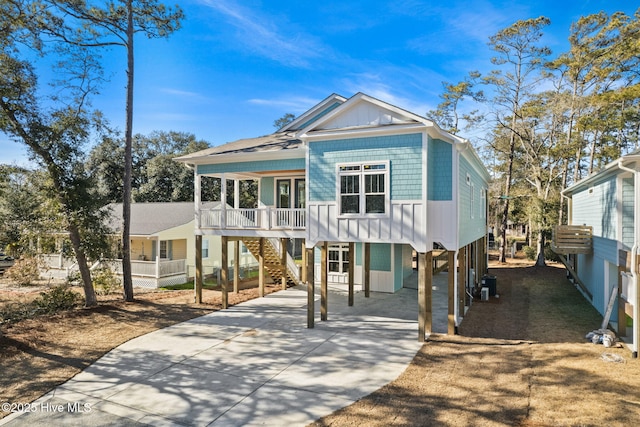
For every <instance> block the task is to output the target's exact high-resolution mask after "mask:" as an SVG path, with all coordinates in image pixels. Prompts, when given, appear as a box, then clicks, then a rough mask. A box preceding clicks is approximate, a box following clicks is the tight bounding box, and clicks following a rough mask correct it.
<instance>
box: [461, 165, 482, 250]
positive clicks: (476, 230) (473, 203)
mask: <svg viewBox="0 0 640 427" xmlns="http://www.w3.org/2000/svg"><path fill="white" fill-rule="evenodd" d="M459 174H460V175H459V177H458V203H459V205H458V206H459V212H460V223H459V225H458V227H459V230H460V231H459V232H460V244H461V245H466V244H469V243H471V242H474V241H476V240H477V239H479V238H480V237H482V236H483V235H484V234H485V233H486V221H487V219H486V217H485V215H484V213H485V206H484V205H483V202H484V201H483V200H482V197H481V192H482V189H483V188H484V185H485V184H484V180H483V179H482V177H481V176H480V175H479V174H478V172H476V170H475V169H474V168H473V167H472V166H471V164H470V163H469V161H468V160H467V159H466V158H464V157H463V156H460V169H459ZM467 177H468V180H467ZM485 197H486V195H485Z"/></svg>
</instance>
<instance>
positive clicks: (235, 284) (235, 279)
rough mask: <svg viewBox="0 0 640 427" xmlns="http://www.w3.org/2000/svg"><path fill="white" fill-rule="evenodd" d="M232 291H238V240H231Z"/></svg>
mask: <svg viewBox="0 0 640 427" xmlns="http://www.w3.org/2000/svg"><path fill="white" fill-rule="evenodd" d="M236 182H238V181H236ZM233 292H235V293H236V294H237V293H238V292H240V241H239V240H236V241H235V242H233Z"/></svg>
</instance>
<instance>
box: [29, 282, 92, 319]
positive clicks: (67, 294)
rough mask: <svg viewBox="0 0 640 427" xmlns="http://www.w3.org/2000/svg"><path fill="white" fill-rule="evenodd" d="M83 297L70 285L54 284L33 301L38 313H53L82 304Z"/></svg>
mask: <svg viewBox="0 0 640 427" xmlns="http://www.w3.org/2000/svg"><path fill="white" fill-rule="evenodd" d="M81 301H82V297H81V296H80V295H78V294H77V293H76V292H74V291H73V290H71V288H69V286H66V285H60V286H54V287H53V288H51V289H50V290H49V291H47V292H41V293H40V296H39V297H38V298H36V299H35V300H34V301H33V304H34V305H35V307H36V309H37V314H53V313H57V312H58V311H62V310H70V309H72V308H75V307H77V306H78V305H80V302H81Z"/></svg>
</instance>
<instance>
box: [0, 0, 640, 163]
mask: <svg viewBox="0 0 640 427" xmlns="http://www.w3.org/2000/svg"><path fill="white" fill-rule="evenodd" d="M166 3H167V4H172V2H166ZM179 3H180V6H181V7H182V8H183V10H184V12H185V15H186V19H185V21H184V22H183V28H182V29H181V30H180V31H178V32H177V33H175V34H174V35H172V36H171V37H170V38H169V39H167V40H164V39H155V40H147V39H145V38H143V37H138V38H137V39H136V82H135V101H134V105H135V110H134V132H135V133H143V134H147V133H150V132H151V131H154V130H164V131H170V130H175V131H184V132H190V133H193V134H195V135H196V137H197V138H199V139H204V140H206V141H208V142H209V143H210V144H211V145H219V144H222V143H225V142H229V141H233V140H236V139H239V138H246V137H253V136H260V135H265V134H269V133H271V132H273V131H275V128H274V127H273V122H274V120H276V119H278V118H280V117H282V116H283V115H284V114H285V113H293V114H295V115H298V114H300V113H303V112H304V111H306V110H307V109H309V108H310V107H312V106H313V105H314V104H315V103H317V102H318V101H321V100H322V99H324V98H326V97H327V96H329V95H330V94H332V93H338V94H340V95H343V96H346V97H350V96H352V95H353V94H355V93H357V92H365V93H367V94H369V95H372V96H374V97H377V98H380V99H382V100H383V101H387V102H390V103H392V104H394V105H397V106H399V107H402V108H405V109H407V110H410V111H412V112H414V113H416V114H420V115H425V114H426V112H427V111H428V110H430V109H433V108H435V106H436V105H437V104H438V103H439V101H440V100H439V98H438V95H439V94H441V93H442V82H443V81H448V82H451V83H456V82H458V81H460V80H461V79H463V78H464V76H465V75H466V74H467V73H468V72H469V71H472V70H478V71H480V72H483V71H487V70H490V69H491V68H492V65H491V63H490V62H489V59H490V58H491V56H492V52H491V51H490V50H489V48H488V47H487V41H488V38H489V37H490V36H491V35H493V34H495V33H496V32H498V31H499V30H501V29H503V28H506V27H508V26H509V25H511V24H512V23H514V22H515V21H517V20H520V19H528V18H535V17H538V16H541V15H544V16H547V17H549V18H550V19H551V25H550V27H548V28H547V30H546V32H545V37H544V41H545V42H546V44H547V45H548V46H549V47H550V48H551V49H552V51H553V52H554V54H557V53H559V52H562V51H563V50H565V49H566V48H567V47H568V43H567V37H568V34H569V27H570V24H571V23H572V22H573V21H575V20H577V19H578V18H579V17H580V16H583V15H589V14H592V13H596V12H599V11H601V10H605V11H607V12H610V13H611V12H614V11H623V12H625V13H627V14H629V15H632V14H633V13H634V12H635V10H636V9H637V8H638V7H640V1H629V0H602V1H600V0H564V1H563V0H560V1H558V0H555V1H518V0H509V1H498V0H478V1H464V0H449V1H446V2H436V1H426V0H424V1H422V0H393V1H391V0H390V1H382V0H348V1H345V0H326V1H321V2H320V1H300V0H297V1H283V0H278V1H276V0H273V1H271V0H263V1H260V0H186V1H180V2H179ZM104 62H105V65H106V68H107V76H109V77H110V81H109V83H107V84H105V85H104V86H103V88H102V91H101V93H100V94H99V95H97V96H96V97H94V100H93V106H94V107H95V108H98V109H100V110H102V111H103V112H104V114H105V116H106V117H107V118H108V119H109V120H110V121H111V123H112V124H113V125H115V126H117V127H118V128H120V129H123V128H124V116H125V114H124V105H125V103H124V101H125V83H126V82H125V65H126V64H125V52H124V50H122V49H115V50H112V51H110V52H108V53H107V54H105V56H104ZM0 163H9V164H13V163H17V164H20V165H27V164H28V160H27V155H26V151H25V149H24V148H23V146H22V145H21V144H19V143H16V142H13V141H10V140H9V139H8V138H7V137H6V136H4V135H0Z"/></svg>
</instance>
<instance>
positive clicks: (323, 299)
mask: <svg viewBox="0 0 640 427" xmlns="http://www.w3.org/2000/svg"><path fill="white" fill-rule="evenodd" d="M328 255H329V243H328V242H322V249H321V256H320V257H321V259H320V270H321V271H320V320H327V311H328V301H327V298H328V296H329V295H328V294H329V292H328V291H329V289H328V282H329V275H328V272H327V257H328Z"/></svg>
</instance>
